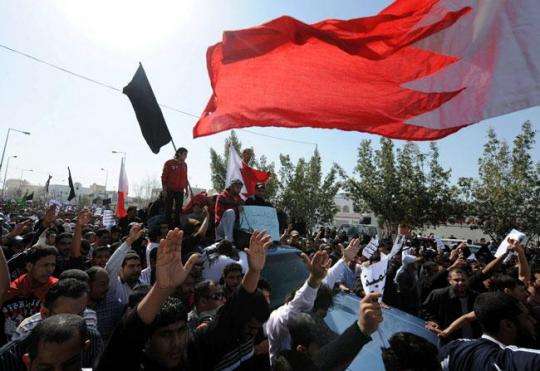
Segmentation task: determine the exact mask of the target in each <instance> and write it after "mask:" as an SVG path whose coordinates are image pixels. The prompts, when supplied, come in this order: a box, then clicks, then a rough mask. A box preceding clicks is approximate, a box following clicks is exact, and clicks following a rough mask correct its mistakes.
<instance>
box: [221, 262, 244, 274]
mask: <svg viewBox="0 0 540 371" xmlns="http://www.w3.org/2000/svg"><path fill="white" fill-rule="evenodd" d="M231 272H240V273H242V266H241V265H240V264H238V263H229V264H227V265H226V266H225V268H223V278H225V277H227V275H228V274H229V273H231Z"/></svg>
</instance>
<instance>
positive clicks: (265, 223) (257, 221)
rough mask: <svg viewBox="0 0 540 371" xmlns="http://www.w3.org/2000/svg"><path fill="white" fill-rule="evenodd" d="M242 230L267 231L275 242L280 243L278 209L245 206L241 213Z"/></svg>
mask: <svg viewBox="0 0 540 371" xmlns="http://www.w3.org/2000/svg"><path fill="white" fill-rule="evenodd" d="M240 228H241V229H245V230H248V231H254V230H256V229H257V230H259V231H266V232H268V234H269V235H270V237H272V240H273V241H279V239H280V235H279V222H278V218H277V213H276V209H274V208H273V207H267V206H244V207H243V211H242V212H241V213H240Z"/></svg>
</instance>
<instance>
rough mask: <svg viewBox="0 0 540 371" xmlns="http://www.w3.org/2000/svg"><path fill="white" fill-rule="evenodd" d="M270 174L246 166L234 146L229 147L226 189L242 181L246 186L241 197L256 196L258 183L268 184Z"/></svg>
mask: <svg viewBox="0 0 540 371" xmlns="http://www.w3.org/2000/svg"><path fill="white" fill-rule="evenodd" d="M269 178H270V174H269V173H268V172H266V171H261V170H257V169H254V168H252V167H250V166H248V164H246V163H245V162H244V161H242V159H241V158H240V156H239V155H238V152H236V149H234V147H233V146H229V162H228V163H227V175H226V177H225V187H228V186H229V185H231V182H232V181H233V180H235V179H240V180H241V181H242V182H243V183H244V186H243V187H242V192H241V194H240V196H241V197H242V198H243V199H244V200H245V199H246V198H248V197H250V196H252V195H254V194H255V188H256V186H257V183H266V182H267V181H268V179H269Z"/></svg>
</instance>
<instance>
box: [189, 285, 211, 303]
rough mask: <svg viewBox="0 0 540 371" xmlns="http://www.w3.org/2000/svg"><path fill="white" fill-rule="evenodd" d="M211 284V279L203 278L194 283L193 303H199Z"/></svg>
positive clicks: (205, 295) (208, 291)
mask: <svg viewBox="0 0 540 371" xmlns="http://www.w3.org/2000/svg"><path fill="white" fill-rule="evenodd" d="M212 284H213V281H212V280H204V281H201V282H199V283H197V284H196V285H195V288H194V289H193V291H194V292H193V294H194V300H195V303H199V302H200V301H201V299H203V298H207V297H208V294H209V293H210V287H211V286H212Z"/></svg>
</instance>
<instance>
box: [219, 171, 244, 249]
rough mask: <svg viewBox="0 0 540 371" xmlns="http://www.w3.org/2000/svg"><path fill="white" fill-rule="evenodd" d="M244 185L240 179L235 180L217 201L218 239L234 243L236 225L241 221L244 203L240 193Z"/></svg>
mask: <svg viewBox="0 0 540 371" xmlns="http://www.w3.org/2000/svg"><path fill="white" fill-rule="evenodd" d="M243 186H244V183H243V182H242V181H241V180H240V179H233V180H232V181H231V184H230V185H229V186H228V187H227V188H226V189H225V190H224V191H223V192H221V193H220V194H219V195H218V196H217V199H216V209H215V210H216V212H215V220H216V226H217V227H216V238H217V239H218V240H221V239H223V238H225V239H226V240H229V241H231V242H233V232H234V224H235V223H236V221H237V220H238V219H239V216H240V208H241V205H242V203H243V201H242V198H241V197H240V192H241V191H242V187H243Z"/></svg>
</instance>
